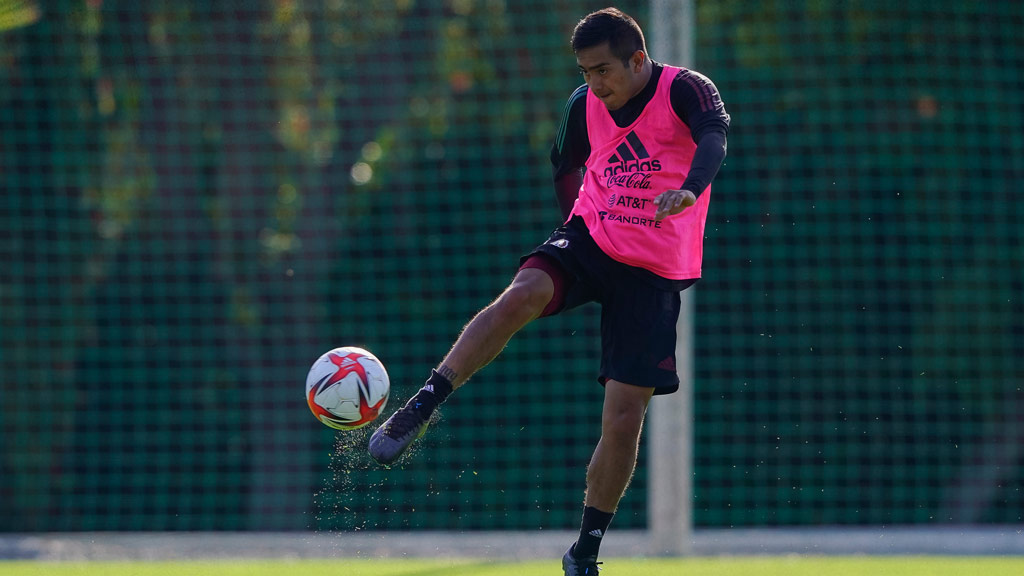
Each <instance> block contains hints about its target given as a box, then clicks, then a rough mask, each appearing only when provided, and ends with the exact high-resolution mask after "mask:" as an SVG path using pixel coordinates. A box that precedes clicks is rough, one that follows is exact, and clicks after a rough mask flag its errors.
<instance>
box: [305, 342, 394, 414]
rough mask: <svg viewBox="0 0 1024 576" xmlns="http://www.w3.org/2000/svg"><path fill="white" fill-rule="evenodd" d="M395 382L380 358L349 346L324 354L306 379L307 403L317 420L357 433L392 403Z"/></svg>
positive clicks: (314, 364)
mask: <svg viewBox="0 0 1024 576" xmlns="http://www.w3.org/2000/svg"><path fill="white" fill-rule="evenodd" d="M390 391H391V381H390V380H389V379H388V372H387V370H385V369H384V365H383V364H382V363H381V361H380V360H378V359H377V357H376V356H374V355H373V354H371V353H370V352H368V351H366V350H363V349H362V348H356V347H354V346H346V347H342V348H335V349H334V350H331V351H329V352H326V353H324V354H323V355H322V356H320V358H318V359H317V361H316V362H314V363H313V366H312V367H311V368H310V369H309V374H308V375H307V376H306V402H307V403H308V404H309V409H310V410H312V411H313V415H314V416H316V418H317V420H319V421H321V422H323V423H324V424H326V425H327V426H330V427H331V428H335V429H338V430H355V429H356V428H359V427H361V426H365V425H367V424H369V423H370V422H371V421H373V419H374V418H376V417H377V416H378V415H379V414H380V411H381V410H383V409H384V405H385V404H387V402H388V394H389V393H390Z"/></svg>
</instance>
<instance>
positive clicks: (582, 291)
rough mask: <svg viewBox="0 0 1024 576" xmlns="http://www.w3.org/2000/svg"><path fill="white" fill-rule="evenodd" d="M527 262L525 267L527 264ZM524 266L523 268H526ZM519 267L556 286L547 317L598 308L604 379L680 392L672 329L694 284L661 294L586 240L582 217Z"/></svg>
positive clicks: (558, 231) (630, 268) (632, 269)
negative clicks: (546, 276) (550, 278)
mask: <svg viewBox="0 0 1024 576" xmlns="http://www.w3.org/2000/svg"><path fill="white" fill-rule="evenodd" d="M528 261H529V263H528ZM524 265H526V266H524ZM520 266H521V267H536V268H541V269H544V270H545V271H547V272H548V274H549V275H553V276H557V275H558V274H559V273H561V274H562V277H561V278H555V277H553V280H554V281H555V284H556V290H555V298H556V299H558V298H560V299H561V302H560V303H559V302H552V305H549V308H548V309H547V310H545V312H546V315H550V314H557V313H559V312H562V311H563V310H571V309H572V308H576V307H577V306H580V305H582V304H585V303H587V302H597V303H599V304H601V371H600V374H599V376H598V381H599V382H600V383H601V384H602V385H603V384H604V383H605V382H606V381H608V380H617V381H619V382H623V383H625V384H631V385H634V386H643V387H647V388H654V394H671V393H672V392H675V391H676V390H678V389H679V375H678V374H677V372H676V324H677V321H678V319H679V310H680V298H679V292H680V291H681V290H682V289H683V288H685V287H686V286H689V285H691V284H693V282H695V281H696V280H693V281H682V282H674V283H671V284H670V286H671V287H672V288H677V289H668V290H666V289H665V286H659V285H657V284H656V283H652V282H649V281H647V275H649V274H650V273H649V272H646V271H643V270H640V269H638V268H635V267H633V266H629V265H626V264H623V263H621V262H618V261H616V260H613V259H612V258H611V257H609V256H608V255H607V254H605V253H604V252H603V251H602V250H601V249H600V248H599V247H598V246H597V244H596V243H595V242H594V240H593V238H591V237H590V233H589V231H588V230H587V228H586V225H585V224H583V221H582V220H581V219H580V218H573V219H572V220H570V221H569V222H568V223H566V225H565V226H562V227H560V228H558V229H556V230H555V231H554V232H552V233H551V236H550V237H549V238H548V239H547V241H545V242H544V243H543V244H541V245H540V246H538V247H537V248H535V249H534V250H533V252H531V253H529V254H527V255H526V256H523V257H522V259H521V260H520Z"/></svg>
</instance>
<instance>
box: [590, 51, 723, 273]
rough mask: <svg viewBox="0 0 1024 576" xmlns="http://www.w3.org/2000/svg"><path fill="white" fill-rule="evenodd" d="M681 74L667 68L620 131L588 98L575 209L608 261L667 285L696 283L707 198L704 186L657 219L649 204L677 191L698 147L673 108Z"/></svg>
mask: <svg viewBox="0 0 1024 576" xmlns="http://www.w3.org/2000/svg"><path fill="white" fill-rule="evenodd" d="M679 71H680V68H675V67H672V66H665V67H664V69H663V70H662V72H661V77H660V78H659V79H658V87H657V90H656V92H655V94H654V97H653V98H652V99H651V101H650V102H648V103H647V106H646V108H644V111H643V112H641V113H640V117H639V118H637V119H636V121H635V122H633V124H631V125H630V126H627V127H625V128H619V127H618V126H616V125H615V121H614V120H613V119H612V117H611V115H610V114H609V113H608V109H607V108H606V107H605V105H604V104H603V103H602V102H601V100H600V99H598V98H597V97H596V96H594V94H593V92H588V93H587V134H588V136H589V138H590V148H591V151H590V156H589V157H588V158H587V163H586V164H587V170H586V174H585V176H584V178H583V186H582V187H581V188H580V194H579V197H578V198H577V199H576V203H575V205H574V206H573V210H572V213H573V215H578V216H581V217H582V218H583V220H584V222H586V224H587V228H588V229H589V230H590V234H591V236H593V238H594V241H595V242H597V245H598V246H600V247H601V249H602V250H604V252H605V253H606V254H608V255H609V256H610V257H612V258H613V259H615V260H617V261H619V262H622V263H624V264H629V265H631V266H638V267H640V268H644V269H646V270H650V271H651V272H654V273H655V274H657V275H659V276H662V277H664V278H669V279H672V280H683V279H689V278H700V274H701V260H702V258H703V254H704V223H705V221H706V219H707V214H708V202H709V201H710V199H711V186H710V185H709V186H708V187H707V189H706V190H704V192H703V193H702V194H700V196H698V197H697V203H696V204H694V205H693V206H690V207H689V208H687V209H686V210H683V211H682V212H681V213H679V214H676V215H675V216H669V217H667V218H665V219H664V220H662V221H660V222H656V221H655V220H654V213H655V211H656V210H657V207H656V206H655V205H654V198H655V197H656V196H658V195H659V194H661V193H662V192H664V191H666V190H678V189H679V187H680V186H682V184H683V181H685V180H686V175H687V173H688V172H689V171H690V163H691V161H692V160H693V153H694V151H695V150H696V149H697V145H696V144H695V143H694V142H693V137H692V136H691V135H690V129H689V127H688V126H687V125H686V124H685V123H683V121H682V120H680V119H679V117H678V116H676V113H675V112H674V111H673V110H672V104H671V101H670V97H669V92H670V89H671V86H672V80H673V79H674V78H675V77H676V74H678V73H679Z"/></svg>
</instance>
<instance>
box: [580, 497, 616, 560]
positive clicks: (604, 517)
mask: <svg viewBox="0 0 1024 576" xmlns="http://www.w3.org/2000/svg"><path fill="white" fill-rule="evenodd" d="M614 516H615V513H614V512H602V511H600V510H598V509H597V508H594V507H593V506H587V507H586V508H584V509H583V524H582V526H580V538H579V540H577V541H576V544H575V545H574V546H573V550H572V555H573V556H575V557H576V558H586V557H588V556H595V557H596V556H597V552H598V549H599V548H600V547H601V538H602V537H604V533H605V532H606V531H607V530H608V525H609V524H611V523H612V518H613V517H614Z"/></svg>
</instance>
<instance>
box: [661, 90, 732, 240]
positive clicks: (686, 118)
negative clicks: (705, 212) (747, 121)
mask: <svg viewBox="0 0 1024 576" xmlns="http://www.w3.org/2000/svg"><path fill="white" fill-rule="evenodd" d="M671 100H672V109H673V110H674V111H675V113H676V115H677V116H679V119H680V120H682V121H683V122H685V123H686V124H687V126H689V127H690V134H691V135H692V136H693V141H694V142H695V143H696V144H697V149H696V150H695V151H694V154H693V161H692V162H691V163H690V171H689V173H688V174H687V175H686V180H685V181H684V182H683V183H682V185H681V186H680V187H679V189H678V190H668V191H666V192H664V193H662V194H660V195H659V196H658V197H657V198H655V199H654V204H655V205H656V206H657V207H658V209H657V210H656V211H655V214H654V218H655V220H661V219H663V218H665V217H667V216H671V215H673V214H678V213H680V212H682V211H683V210H685V209H686V208H687V207H689V206H693V205H694V203H696V202H697V197H698V196H700V194H701V193H702V192H704V190H706V189H707V187H708V186H709V185H710V184H711V181H712V180H714V179H715V175H717V174H718V170H719V169H720V168H721V167H722V162H723V161H724V160H725V155H726V151H727V136H728V133H729V120H730V119H729V114H728V113H727V112H726V111H725V104H723V103H722V98H721V96H720V95H719V94H718V89H717V88H716V87H715V85H714V83H712V82H711V80H709V79H708V78H707V77H705V76H703V75H701V74H698V73H696V72H694V71H692V70H682V71H680V72H679V74H678V75H676V78H675V79H674V80H673V82H672V90H671Z"/></svg>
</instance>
